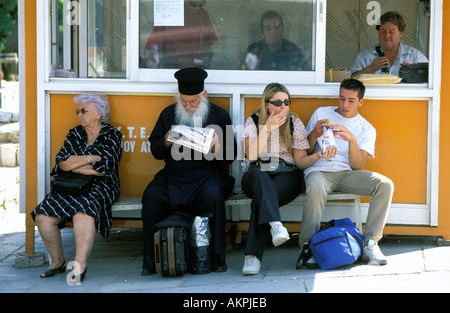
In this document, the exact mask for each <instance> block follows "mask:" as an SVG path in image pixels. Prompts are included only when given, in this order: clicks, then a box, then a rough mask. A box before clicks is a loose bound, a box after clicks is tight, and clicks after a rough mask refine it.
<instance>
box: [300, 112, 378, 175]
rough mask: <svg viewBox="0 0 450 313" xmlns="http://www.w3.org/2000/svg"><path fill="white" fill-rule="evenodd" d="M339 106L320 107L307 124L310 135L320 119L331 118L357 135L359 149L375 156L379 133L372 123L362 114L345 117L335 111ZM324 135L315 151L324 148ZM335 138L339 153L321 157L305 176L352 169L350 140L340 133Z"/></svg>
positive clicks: (370, 155) (319, 139)
mask: <svg viewBox="0 0 450 313" xmlns="http://www.w3.org/2000/svg"><path fill="white" fill-rule="evenodd" d="M337 108H338V107H321V108H318V109H317V110H316V111H315V112H314V114H313V115H312V116H311V119H310V120H309V122H308V125H307V126H306V132H307V133H308V135H309V134H310V133H311V132H312V131H313V129H314V127H315V126H316V123H317V121H318V120H322V119H329V120H331V123H332V125H336V124H339V125H343V126H345V127H346V128H347V129H348V130H349V131H350V132H351V133H352V134H353V135H354V136H355V138H356V141H357V142H358V147H359V149H362V150H365V151H367V152H368V153H369V157H374V156H375V139H376V135H377V134H376V130H375V128H374V127H373V126H372V124H370V123H369V122H368V121H367V120H366V119H365V118H364V117H362V116H361V115H360V114H358V115H357V116H356V117H353V118H346V117H343V116H342V115H341V114H339V113H337V112H336V111H335V110H336V109H337ZM322 137H323V136H322ZM322 137H319V138H317V143H316V146H315V147H314V152H317V151H319V150H321V149H322ZM335 139H336V144H337V146H338V149H339V151H338V154H337V155H336V156H334V157H333V158H331V159H323V158H320V159H319V160H318V161H317V162H316V163H314V164H313V165H312V166H310V167H308V168H307V169H306V170H305V177H306V175H308V174H309V173H311V172H313V171H326V172H337V171H346V170H350V171H351V170H352V168H351V167H350V161H349V158H348V141H345V140H343V139H340V138H339V135H336V136H335Z"/></svg>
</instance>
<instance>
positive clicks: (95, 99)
mask: <svg viewBox="0 0 450 313" xmlns="http://www.w3.org/2000/svg"><path fill="white" fill-rule="evenodd" d="M74 102H75V103H76V104H88V103H91V102H92V103H93V104H94V107H95V110H96V111H97V113H100V114H101V115H102V117H100V123H101V124H108V123H109V118H110V117H111V115H110V113H109V110H110V109H109V102H108V97H107V96H100V95H97V94H92V93H86V94H82V95H79V96H78V97H75V98H74Z"/></svg>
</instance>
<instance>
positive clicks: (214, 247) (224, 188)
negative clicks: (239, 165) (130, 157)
mask: <svg viewBox="0 0 450 313" xmlns="http://www.w3.org/2000/svg"><path fill="white" fill-rule="evenodd" d="M209 106H210V109H209V114H208V117H207V118H206V119H205V120H204V121H203V124H202V125H201V126H202V127H212V128H214V129H215V131H216V134H217V135H218V136H219V140H220V149H219V151H217V152H216V153H214V158H211V155H202V154H201V153H200V152H197V151H194V150H191V149H189V148H185V147H181V146H178V148H175V146H176V145H172V146H170V147H169V148H166V147H165V146H164V141H165V136H166V134H167V132H168V131H169V130H170V128H171V127H172V125H175V104H173V105H171V106H169V107H167V108H165V109H164V110H163V111H162V112H161V114H160V116H159V118H158V121H157V122H156V125H155V128H154V129H153V131H152V133H151V135H150V137H149V141H150V149H151V151H152V154H153V156H154V157H155V158H156V159H159V160H164V161H165V166H164V168H163V169H162V170H161V171H159V172H158V173H157V174H156V175H155V177H154V179H153V180H152V181H151V182H150V184H149V185H148V186H147V188H146V190H145V191H144V194H143V197H142V220H143V226H144V263H153V260H154V248H153V244H154V240H153V227H154V225H155V224H156V223H158V222H160V221H162V220H163V219H164V218H166V217H167V216H169V215H171V214H172V213H174V212H184V213H188V214H189V215H191V216H196V215H200V214H204V213H213V214H214V217H213V219H212V223H211V225H210V226H211V234H212V240H211V241H212V242H211V247H210V251H213V252H214V253H215V254H216V255H218V256H225V222H226V216H225V203H224V202H225V200H226V199H227V197H228V196H229V195H230V193H231V192H232V190H233V188H234V178H233V177H232V176H230V175H228V174H227V173H228V165H229V164H231V163H232V162H233V160H234V159H235V157H236V148H237V147H236V140H235V137H234V131H233V126H232V123H231V119H230V116H229V114H228V112H227V111H226V110H224V109H223V108H221V107H219V106H217V105H215V104H213V103H209ZM196 126H197V125H196ZM185 149H188V151H186V150H185ZM189 150H191V151H189Z"/></svg>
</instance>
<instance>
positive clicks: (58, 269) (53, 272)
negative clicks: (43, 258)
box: [40, 260, 67, 278]
mask: <svg viewBox="0 0 450 313" xmlns="http://www.w3.org/2000/svg"><path fill="white" fill-rule="evenodd" d="M66 266H67V264H66V260H64V262H63V264H62V265H61V266H59V267H56V268H52V269H49V270H47V271H45V272H44V273H41V275H40V276H41V278H48V277H52V276H55V275H56V274H60V273H64V272H65V271H66Z"/></svg>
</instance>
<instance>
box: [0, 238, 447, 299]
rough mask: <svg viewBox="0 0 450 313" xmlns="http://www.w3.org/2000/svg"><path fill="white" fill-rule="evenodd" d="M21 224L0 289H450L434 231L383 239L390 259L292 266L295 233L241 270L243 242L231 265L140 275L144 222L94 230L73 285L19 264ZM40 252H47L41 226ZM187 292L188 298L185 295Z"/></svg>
mask: <svg viewBox="0 0 450 313" xmlns="http://www.w3.org/2000/svg"><path fill="white" fill-rule="evenodd" d="M62 234H63V235H62V238H63V245H64V254H65V257H66V260H67V261H70V260H73V258H74V254H75V245H74V238H73V231H72V229H64V230H63V231H62ZM24 242H25V234H24V233H23V232H18V233H7V234H1V235H0V293H184V294H185V296H186V297H187V295H186V294H187V293H189V294H199V293H214V294H220V293H225V294H235V293H237V294H242V296H243V295H244V294H247V293H252V294H253V293H257V294H271V293H324V292H332V293H334V292H340V293H342V292H362V293H378V292H380V293H387V292H389V293H391V292H401V293H416V292H420V293H447V292H450V246H440V245H437V243H436V242H437V238H435V237H405V236H402V237H387V238H385V239H383V240H382V241H381V242H380V247H381V250H382V251H383V253H384V254H385V255H386V257H387V259H388V264H387V265H386V266H369V265H365V264H355V265H351V266H346V267H343V268H339V269H336V270H320V269H318V270H308V269H300V270H296V269H295V262H296V260H297V256H298V247H297V244H296V238H293V239H291V240H290V241H289V242H287V243H285V244H284V245H282V246H280V247H277V248H275V247H273V246H272V245H271V243H270V242H268V243H267V245H266V251H265V254H264V260H263V262H262V267H261V272H260V273H259V274H258V275H254V276H243V275H242V274H241V270H242V265H243V260H244V248H243V247H242V246H241V247H236V246H235V247H233V249H232V251H229V252H228V253H227V264H228V268H229V270H228V271H227V272H225V273H210V274H206V275H191V274H186V275H184V276H182V277H175V278H166V277H162V276H161V275H159V274H155V275H151V276H141V275H140V268H141V264H142V230H139V229H113V231H112V233H111V235H110V237H109V238H107V239H104V238H102V237H101V236H99V235H98V236H97V237H96V240H95V244H94V248H93V251H92V253H91V256H90V258H89V265H88V266H89V267H88V272H87V275H86V278H85V280H84V281H83V282H82V283H81V285H68V284H67V282H66V276H67V275H68V274H69V271H66V273H65V274H58V275H56V276H54V277H51V278H46V279H41V278H40V277H39V273H41V272H42V271H44V270H45V269H46V267H47V266H48V265H45V266H43V267H38V268H16V266H15V259H16V257H17V255H18V253H19V252H23V251H24ZM35 247H36V249H35V251H36V252H46V248H45V245H44V244H43V242H42V240H41V238H40V236H39V233H38V232H36V245H35ZM186 299H190V298H189V297H187V298H186Z"/></svg>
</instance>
